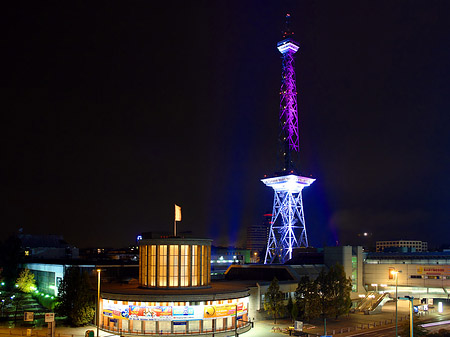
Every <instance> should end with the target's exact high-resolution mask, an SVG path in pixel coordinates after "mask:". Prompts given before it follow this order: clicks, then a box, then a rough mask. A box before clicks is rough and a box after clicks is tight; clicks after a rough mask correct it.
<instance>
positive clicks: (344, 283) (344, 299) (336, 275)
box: [324, 264, 352, 318]
mask: <svg viewBox="0 0 450 337" xmlns="http://www.w3.org/2000/svg"><path fill="white" fill-rule="evenodd" d="M324 290H325V291H326V296H327V298H328V299H327V306H328V308H327V310H326V311H327V313H328V314H329V315H330V316H334V317H335V318H338V317H339V316H340V315H344V314H348V312H349V310H350V307H351V305H352V300H351V298H350V292H351V291H352V280H351V278H347V277H346V275H345V271H344V267H343V266H342V265H340V264H336V265H334V266H332V267H331V268H330V270H329V272H328V274H327V277H326V286H325V289H324Z"/></svg>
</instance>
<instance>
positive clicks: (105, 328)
mask: <svg viewBox="0 0 450 337" xmlns="http://www.w3.org/2000/svg"><path fill="white" fill-rule="evenodd" d="M251 326H252V324H251V322H246V323H244V324H240V325H239V326H238V328H237V332H238V333H244V332H246V331H248V330H250V328H251ZM100 329H101V330H103V331H107V332H112V333H116V334H120V335H121V336H123V335H133V336H147V335H166V336H167V335H177V336H192V335H208V334H211V333H221V332H234V331H235V330H236V328H235V327H227V328H222V329H203V330H202V331H200V330H199V329H196V330H190V331H188V332H184V331H183V332H179V331H178V332H177V331H173V332H172V331H168V330H162V331H158V332H157V331H144V332H142V331H138V330H128V329H125V330H124V329H118V328H114V327H110V326H103V325H100Z"/></svg>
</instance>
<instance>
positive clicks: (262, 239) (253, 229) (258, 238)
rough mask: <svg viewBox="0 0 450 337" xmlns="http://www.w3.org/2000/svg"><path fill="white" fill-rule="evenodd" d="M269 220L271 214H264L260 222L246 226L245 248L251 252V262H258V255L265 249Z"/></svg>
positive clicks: (270, 219)
mask: <svg viewBox="0 0 450 337" xmlns="http://www.w3.org/2000/svg"><path fill="white" fill-rule="evenodd" d="M271 221H272V214H264V220H263V223H262V224H259V225H253V226H249V227H248V228H247V245H246V248H247V249H249V250H250V252H251V262H253V263H258V262H260V255H261V254H264V252H265V250H266V245H267V241H268V240H269V229H270V222H271Z"/></svg>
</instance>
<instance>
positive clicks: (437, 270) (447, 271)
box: [417, 266, 450, 276]
mask: <svg viewBox="0 0 450 337" xmlns="http://www.w3.org/2000/svg"><path fill="white" fill-rule="evenodd" d="M417 274H419V275H436V276H450V266H420V267H418V268H417Z"/></svg>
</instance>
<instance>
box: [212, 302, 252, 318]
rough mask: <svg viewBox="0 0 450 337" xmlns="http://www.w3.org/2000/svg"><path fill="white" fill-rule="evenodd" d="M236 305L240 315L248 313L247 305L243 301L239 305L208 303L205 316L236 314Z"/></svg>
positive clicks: (214, 316)
mask: <svg viewBox="0 0 450 337" xmlns="http://www.w3.org/2000/svg"><path fill="white" fill-rule="evenodd" d="M236 307H237V315H238V317H240V316H242V315H243V314H245V313H247V307H246V306H245V305H244V303H242V302H239V303H238V304H237V305H236V304H219V305H206V306H205V309H204V318H216V317H229V316H235V315H236Z"/></svg>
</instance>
